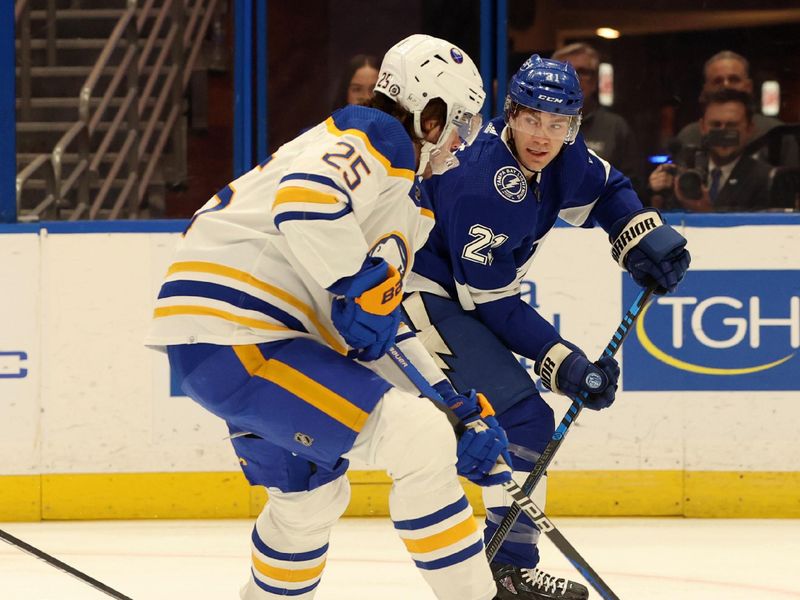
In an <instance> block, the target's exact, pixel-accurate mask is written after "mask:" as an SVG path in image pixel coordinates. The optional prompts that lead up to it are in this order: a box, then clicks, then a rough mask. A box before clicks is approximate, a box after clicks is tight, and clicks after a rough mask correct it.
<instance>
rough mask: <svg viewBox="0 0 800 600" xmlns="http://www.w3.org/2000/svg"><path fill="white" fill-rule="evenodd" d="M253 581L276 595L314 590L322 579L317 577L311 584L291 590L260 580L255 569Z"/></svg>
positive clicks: (296, 594) (298, 594) (296, 593)
mask: <svg viewBox="0 0 800 600" xmlns="http://www.w3.org/2000/svg"><path fill="white" fill-rule="evenodd" d="M253 581H255V582H256V585H257V586H258V587H260V588H261V589H262V590H264V591H265V592H268V593H270V594H275V595H276V596H300V595H301V594H307V593H308V592H310V591H311V590H313V589H314V588H315V587H317V586H318V585H319V582H320V581H322V580H321V579H317V580H316V581H315V582H314V583H312V584H311V585H309V586H306V587H304V588H298V589H296V590H290V589H287V588H279V587H275V586H272V585H269V584H267V583H264V582H263V581H259V579H258V578H257V577H256V575H255V571H253Z"/></svg>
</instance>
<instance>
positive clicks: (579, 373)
mask: <svg viewBox="0 0 800 600" xmlns="http://www.w3.org/2000/svg"><path fill="white" fill-rule="evenodd" d="M534 370H535V371H536V374H537V375H539V376H540V377H541V378H542V383H543V384H544V385H545V387H546V388H548V389H550V390H552V391H554V392H556V393H557V394H563V395H566V396H569V397H570V398H576V397H579V396H580V394H581V393H582V392H586V393H587V394H588V398H587V399H585V400H584V406H585V407H586V408H589V409H591V410H602V409H603V408H608V407H609V406H611V405H612V404H613V403H614V397H615V395H616V392H617V385H618V382H619V364H617V361H616V360H614V358H613V357H611V356H604V357H603V358H601V359H600V360H598V361H597V362H595V363H591V362H589V359H588V358H586V355H585V354H584V353H583V352H582V351H581V350H580V349H579V348H578V347H577V346H575V345H574V344H570V343H569V342H567V341H564V340H562V341H560V342H554V343H552V344H549V345H548V346H545V347H544V349H542V351H541V352H540V353H539V356H538V358H537V360H536V365H535V367H534Z"/></svg>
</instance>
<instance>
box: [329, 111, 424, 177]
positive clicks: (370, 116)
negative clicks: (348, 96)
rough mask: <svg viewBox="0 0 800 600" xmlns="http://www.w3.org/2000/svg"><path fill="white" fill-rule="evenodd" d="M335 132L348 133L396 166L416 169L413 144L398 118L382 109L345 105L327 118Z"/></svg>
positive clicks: (330, 129)
mask: <svg viewBox="0 0 800 600" xmlns="http://www.w3.org/2000/svg"><path fill="white" fill-rule="evenodd" d="M328 130H329V131H330V132H331V133H333V134H334V135H346V134H351V135H355V136H357V137H360V138H361V139H362V140H364V141H365V143H366V144H367V147H368V148H369V147H370V146H371V149H370V152H372V151H373V150H374V151H375V152H377V153H378V154H380V155H381V156H382V157H383V158H385V159H386V160H387V161H388V162H389V164H390V165H391V167H393V168H395V169H410V170H411V171H412V173H413V171H415V170H416V168H415V159H414V147H413V145H412V143H411V139H410V138H409V137H408V134H407V133H406V131H405V129H403V126H402V125H401V124H400V121H398V120H397V119H395V118H394V117H392V116H391V115H387V114H386V113H385V112H383V111H380V110H377V109H374V108H368V107H366V106H346V107H344V108H341V109H339V110H337V111H335V112H334V113H333V114H332V115H331V116H330V117H329V119H328Z"/></svg>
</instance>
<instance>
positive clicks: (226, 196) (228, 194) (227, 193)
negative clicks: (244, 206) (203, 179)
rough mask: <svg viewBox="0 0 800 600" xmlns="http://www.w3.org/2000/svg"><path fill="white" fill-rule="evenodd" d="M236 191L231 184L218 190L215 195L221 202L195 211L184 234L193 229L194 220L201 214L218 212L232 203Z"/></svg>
mask: <svg viewBox="0 0 800 600" xmlns="http://www.w3.org/2000/svg"><path fill="white" fill-rule="evenodd" d="M234 193H235V192H234V190H233V188H232V187H231V186H230V185H226V186H225V187H224V188H222V189H221V190H220V191H218V192H217V193H216V194H215V197H216V198H217V200H219V203H218V204H217V205H216V206H212V207H211V208H207V209H205V210H201V211H200V212H198V213H195V214H194V216H192V220H191V221H189V224H188V225H187V226H186V229H184V230H183V235H186V233H187V232H188V231H189V229H191V227H192V225H194V222H195V220H196V219H197V217H199V216H200V215H204V214H206V213H210V212H216V211H218V210H222V209H223V208H225V207H226V206H228V204H230V203H231V199H233V194H234Z"/></svg>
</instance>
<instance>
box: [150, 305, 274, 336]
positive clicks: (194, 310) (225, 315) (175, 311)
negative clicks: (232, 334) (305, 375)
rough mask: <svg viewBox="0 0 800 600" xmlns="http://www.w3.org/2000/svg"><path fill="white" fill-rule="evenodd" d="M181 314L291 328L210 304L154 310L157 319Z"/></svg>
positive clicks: (268, 327)
mask: <svg viewBox="0 0 800 600" xmlns="http://www.w3.org/2000/svg"><path fill="white" fill-rule="evenodd" d="M181 315H193V316H202V317H217V318H219V319H224V320H226V321H231V322H233V323H238V324H239V325H245V326H247V327H252V328H254V329H266V330H268V331H289V328H288V327H286V326H285V325H276V324H275V323H267V322H266V321H260V320H259V319H251V318H250V317H240V316H238V315H234V314H233V313H229V312H227V311H225V310H219V309H217V308H211V307H210V306H192V305H185V306H181V305H178V306H162V307H160V308H156V309H155V310H154V311H153V318H156V319H159V318H162V317H174V316H181Z"/></svg>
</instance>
